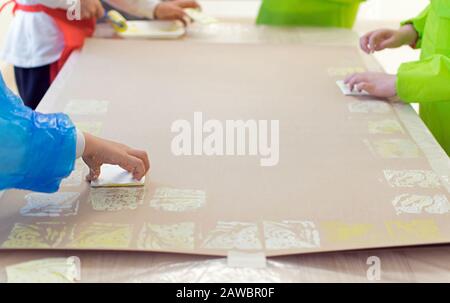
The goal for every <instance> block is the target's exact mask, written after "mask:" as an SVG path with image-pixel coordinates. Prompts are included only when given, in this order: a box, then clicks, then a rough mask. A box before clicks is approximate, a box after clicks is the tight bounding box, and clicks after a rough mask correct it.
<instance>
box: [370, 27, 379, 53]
mask: <svg viewBox="0 0 450 303" xmlns="http://www.w3.org/2000/svg"><path fill="white" fill-rule="evenodd" d="M379 40H380V33H378V32H375V33H373V35H371V36H370V38H369V43H368V48H369V51H370V52H371V53H373V52H374V51H375V50H376V48H377V45H378V41H379Z"/></svg>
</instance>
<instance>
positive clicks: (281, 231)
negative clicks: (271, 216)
mask: <svg viewBox="0 0 450 303" xmlns="http://www.w3.org/2000/svg"><path fill="white" fill-rule="evenodd" d="M264 238H265V245H266V248H267V249H269V250H283V249H294V248H300V249H301V248H317V247H320V235H319V231H318V230H317V228H316V226H315V224H314V223H313V222H311V221H292V220H285V221H279V222H274V221H265V222H264Z"/></svg>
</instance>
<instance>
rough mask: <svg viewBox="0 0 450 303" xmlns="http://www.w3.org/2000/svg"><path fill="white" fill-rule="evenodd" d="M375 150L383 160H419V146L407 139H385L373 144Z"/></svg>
mask: <svg viewBox="0 0 450 303" xmlns="http://www.w3.org/2000/svg"><path fill="white" fill-rule="evenodd" d="M373 145H374V147H375V150H376V151H377V153H378V155H379V156H381V157H382V158H407V159H410V158H418V157H419V155H420V152H419V148H418V147H417V145H416V144H415V143H414V142H413V141H411V140H407V139H383V140H377V141H375V142H373Z"/></svg>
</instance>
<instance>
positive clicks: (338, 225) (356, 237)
mask: <svg viewBox="0 0 450 303" xmlns="http://www.w3.org/2000/svg"><path fill="white" fill-rule="evenodd" d="M321 228H322V230H323V231H324V233H325V235H326V239H328V241H330V242H335V243H340V242H360V241H366V240H368V237H370V236H373V234H372V235H370V233H371V232H373V230H374V226H373V225H371V224H360V223H357V224H348V223H344V222H341V221H329V222H323V223H321Z"/></svg>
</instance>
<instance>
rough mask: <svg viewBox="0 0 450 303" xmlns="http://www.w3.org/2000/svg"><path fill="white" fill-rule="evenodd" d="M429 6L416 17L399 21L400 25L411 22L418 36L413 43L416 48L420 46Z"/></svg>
mask: <svg viewBox="0 0 450 303" xmlns="http://www.w3.org/2000/svg"><path fill="white" fill-rule="evenodd" d="M430 8H431V6H430V5H429V6H427V8H425V10H424V11H422V12H421V13H420V15H418V16H417V17H416V18H413V19H409V20H406V21H403V22H402V23H401V25H402V26H403V25H406V24H412V26H414V29H415V30H416V31H417V33H418V35H419V38H418V39H417V42H416V44H415V47H416V48H420V47H421V45H422V38H423V33H424V31H425V23H426V22H427V18H428V12H429V11H430Z"/></svg>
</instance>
